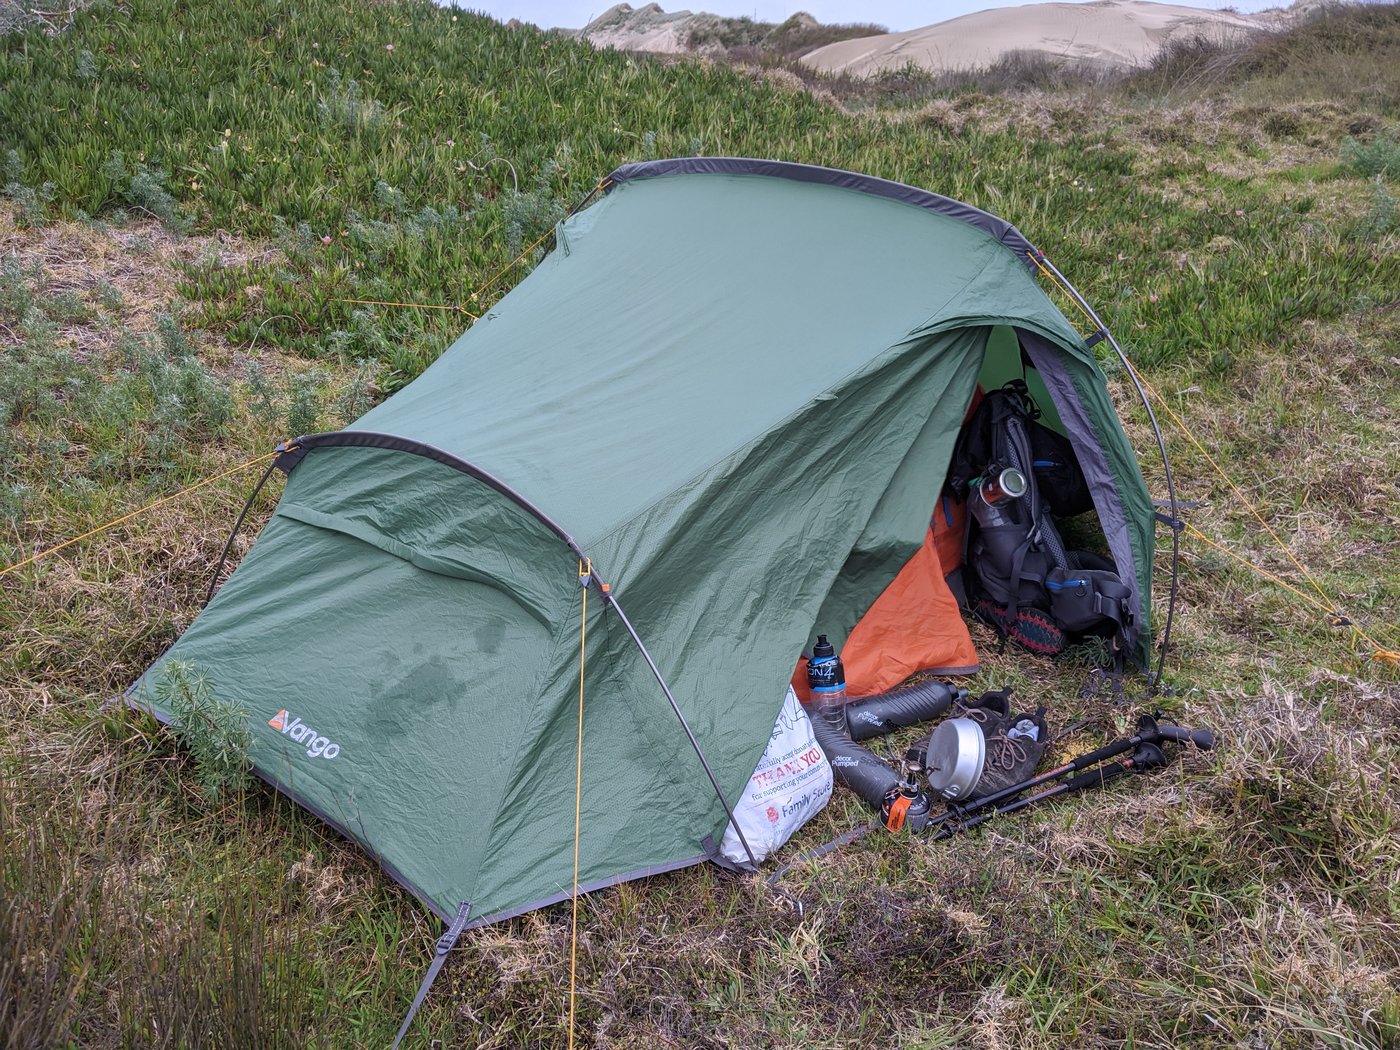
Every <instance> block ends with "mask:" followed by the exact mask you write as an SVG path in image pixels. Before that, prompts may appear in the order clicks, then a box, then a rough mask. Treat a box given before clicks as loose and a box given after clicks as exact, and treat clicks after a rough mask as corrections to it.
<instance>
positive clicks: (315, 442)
mask: <svg viewBox="0 0 1400 1050" xmlns="http://www.w3.org/2000/svg"><path fill="white" fill-rule="evenodd" d="M326 447H358V448H380V449H388V450H391V451H395V452H407V453H409V454H411V455H415V456H422V457H424V458H425V459H431V460H434V461H435V462H438V463H441V464H443V465H444V466H448V467H451V468H452V469H453V470H456V471H458V472H459V473H462V474H465V475H467V476H468V477H470V478H474V479H476V480H477V481H480V482H481V483H482V484H484V485H486V486H488V487H489V488H492V489H494V490H495V491H497V492H499V493H500V494H501V495H502V496H504V497H506V499H508V500H510V501H511V502H512V503H514V504H515V505H516V506H518V507H520V508H521V509H522V510H524V511H525V512H526V513H528V514H529V515H530V516H531V517H534V518H536V519H537V520H538V521H539V522H540V523H541V524H542V525H544V526H545V527H546V528H547V529H549V530H550V531H551V532H553V533H554V534H555V535H556V536H558V537H559V538H560V539H561V540H563V541H564V543H565V545H566V546H567V547H568V548H569V550H570V551H572V552H573V553H574V555H575V556H577V558H578V559H579V563H580V564H581V565H587V566H589V569H588V577H587V581H586V582H587V583H591V584H595V585H597V587H598V593H599V594H601V595H602V597H603V601H604V602H606V603H607V604H608V605H609V606H611V607H612V609H613V611H614V612H616V613H617V616H618V619H619V620H620V621H621V622H622V626H623V627H624V628H625V629H626V630H627V633H628V634H629V635H630V636H631V638H632V641H633V642H634V643H635V644H636V646H637V649H638V651H640V652H641V654H642V659H644V660H645V661H646V663H647V666H648V667H649V668H651V673H652V674H653V675H655V676H656V681H657V683H658V684H659V685H660V686H661V691H662V692H663V693H665V694H666V700H667V702H668V703H670V705H671V710H672V711H673V712H674V713H675V716H676V720H677V721H679V722H680V724H681V729H682V730H684V732H685V735H686V739H687V740H689V741H690V746H691V747H692V748H694V749H695V756H696V757H697V758H699V759H700V765H701V766H703V767H704V769H705V775H706V776H707V777H709V779H710V787H712V788H713V789H714V792H715V797H716V798H718V799H719V802H720V805H722V806H723V807H724V814H725V816H726V817H728V819H729V825H730V827H732V828H733V829H734V832H735V834H737V835H738V836H739V842H740V843H741V844H742V845H743V847H744V852H745V853H746V854H747V855H748V858H749V863H751V864H752V865H753V866H754V868H755V869H757V868H758V858H757V857H756V856H755V854H754V851H753V849H752V848H751V847H750V846H749V841H748V839H747V838H745V837H744V829H743V828H741V827H740V826H739V821H738V820H737V819H736V818H735V816H734V807H733V806H731V805H730V804H729V799H728V798H726V797H725V794H724V789H723V788H722V787H720V784H719V778H718V777H716V776H715V773H714V770H713V769H712V768H711V767H710V761H709V759H707V758H706V757H705V752H704V750H702V749H701V747H700V741H699V740H697V739H695V733H694V732H693V731H692V730H691V728H690V723H689V722H688V721H686V717H685V714H684V713H683V712H682V711H681V708H680V704H678V703H676V698H675V695H674V694H673V693H672V692H671V687H670V686H669V685H667V684H666V679H665V678H664V677H663V676H662V674H661V670H660V668H658V667H657V666H656V661H655V660H653V659H652V658H651V653H649V652H648V651H647V647H646V646H645V645H643V644H642V639H641V636H640V635H638V634H637V630H636V628H635V627H633V626H632V621H631V620H629V619H628V618H627V614H626V613H624V612H623V611H622V606H621V605H619V604H618V601H617V596H616V595H614V594H613V593H612V588H611V587H609V586H608V584H606V583H604V582H603V580H602V578H601V577H600V576H598V574H597V573H595V572H594V571H593V569H592V564H593V563H592V562H591V561H590V560H589V557H588V555H587V554H585V553H584V552H583V548H582V547H580V546H579V544H578V542H577V541H576V540H575V539H574V538H573V537H572V536H571V535H569V533H568V532H566V531H565V530H564V527H563V526H562V525H560V524H559V523H558V522H556V521H555V520H554V519H553V518H551V517H550V516H549V515H548V514H546V513H545V512H544V511H543V510H541V509H540V508H539V507H537V506H535V505H534V504H533V503H531V502H530V501H529V500H528V499H527V498H526V497H525V496H523V495H522V494H521V493H519V492H517V491H516V490H515V489H513V488H511V487H510V486H509V485H507V484H506V483H505V482H504V481H502V480H501V479H500V478H498V477H496V476H495V475H493V474H489V473H487V472H486V471H484V470H482V469H481V468H480V467H478V466H475V465H473V464H471V463H468V462H467V461H466V460H464V459H462V458H460V457H458V456H455V455H453V454H452V453H451V452H448V451H446V450H445V449H440V448H437V447H435V446H433V445H429V444H426V443H425V442H422V441H415V440H414V439H412V438H405V437H399V436H398V435H397V434H380V433H376V432H374V431H370V430H338V431H333V432H330V433H325V434H307V435H304V436H302V437H299V438H297V439H296V440H295V441H293V442H290V443H289V445H288V446H287V447H286V448H285V450H284V451H283V452H282V454H281V455H280V456H278V457H277V458H276V459H275V460H273V461H272V462H273V465H274V466H277V467H280V468H281V469H282V470H283V471H285V472H286V473H288V474H290V473H291V472H292V468H293V467H295V466H296V465H297V464H298V463H300V462H301V460H302V457H303V456H305V455H306V453H307V452H308V451H309V450H311V449H313V448H326ZM581 582H583V581H581Z"/></svg>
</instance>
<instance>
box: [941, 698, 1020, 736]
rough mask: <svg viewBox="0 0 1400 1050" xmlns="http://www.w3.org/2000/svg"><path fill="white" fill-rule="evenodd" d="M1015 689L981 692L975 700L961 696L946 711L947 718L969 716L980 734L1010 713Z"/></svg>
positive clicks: (985, 732) (984, 733)
mask: <svg viewBox="0 0 1400 1050" xmlns="http://www.w3.org/2000/svg"><path fill="white" fill-rule="evenodd" d="M1014 691H1015V690H1012V689H997V690H993V691H991V692H986V693H983V694H982V695H981V696H979V697H978V698H977V699H976V700H973V699H972V698H971V697H963V698H962V699H961V700H959V701H958V702H957V703H955V704H954V705H953V707H952V710H950V711H949V712H948V717H949V718H970V719H972V720H973V721H974V722H976V723H977V726H978V728H979V729H981V730H982V735H983V736H986V735H987V730H988V728H989V727H990V726H991V725H993V724H994V723H996V722H999V721H1001V720H1002V719H1004V718H1006V717H1007V716H1008V715H1010V714H1011V694H1012V693H1013V692H1014Z"/></svg>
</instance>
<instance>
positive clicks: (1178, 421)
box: [1128, 362, 1337, 612]
mask: <svg viewBox="0 0 1400 1050" xmlns="http://www.w3.org/2000/svg"><path fill="white" fill-rule="evenodd" d="M1128 371H1129V372H1131V373H1132V374H1133V375H1134V376H1135V377H1136V378H1137V381H1138V382H1139V383H1141V384H1142V385H1143V386H1144V387H1145V388H1146V389H1147V391H1148V393H1150V394H1151V395H1152V396H1153V397H1155V398H1156V399H1157V403H1158V404H1159V405H1161V406H1162V408H1163V409H1164V410H1165V411H1166V413H1167V415H1169V416H1171V417H1172V422H1173V423H1175V424H1176V426H1177V429H1178V430H1180V431H1181V432H1182V433H1183V434H1185V435H1186V438H1187V440H1188V441H1190V442H1191V444H1193V445H1195V446H1196V451H1198V452H1199V453H1200V454H1201V455H1203V456H1205V457H1206V462H1208V463H1209V464H1210V465H1211V466H1212V467H1214V468H1215V472H1216V473H1217V474H1219V475H1220V476H1221V477H1222V478H1224V479H1225V484H1227V485H1229V486H1230V491H1231V492H1233V493H1234V494H1235V496H1236V497H1237V498H1238V499H1239V501H1240V502H1241V503H1243V504H1244V505H1245V507H1247V508H1248V509H1249V513H1250V514H1252V515H1254V520H1255V521H1257V522H1259V524H1260V525H1262V526H1264V531H1265V532H1267V533H1268V534H1269V535H1270V536H1272V537H1273V539H1274V542H1275V543H1277V544H1278V546H1279V549H1280V550H1281V551H1283V553H1284V554H1286V555H1288V560H1289V561H1291V562H1292V563H1293V565H1294V567H1295V568H1297V570H1298V571H1299V572H1301V573H1302V574H1303V577H1304V578H1305V579H1306V580H1307V581H1308V583H1310V584H1312V588H1313V590H1315V591H1316V592H1317V593H1318V597H1320V598H1321V599H1322V600H1323V601H1324V602H1327V603H1328V604H1329V605H1330V606H1331V608H1329V609H1328V610H1327V611H1328V612H1335V611H1336V608H1337V603H1336V602H1334V601H1332V599H1331V598H1329V597H1328V596H1327V592H1326V591H1324V590H1323V589H1322V586H1321V585H1320V584H1319V583H1318V582H1317V580H1316V579H1314V578H1313V575H1312V573H1310V572H1308V569H1307V566H1305V565H1304V564H1303V563H1302V562H1300V561H1299V560H1298V559H1297V558H1296V557H1295V556H1294V554H1293V552H1292V551H1291V550H1289V548H1288V545H1287V544H1286V543H1284V542H1283V540H1282V539H1280V538H1279V535H1278V533H1276V532H1275V531H1274V530H1273V529H1272V528H1271V527H1270V525H1269V523H1268V522H1267V521H1265V520H1264V518H1263V516H1262V515H1261V514H1260V513H1259V512H1258V511H1257V510H1255V508H1254V504H1252V503H1250V502H1249V498H1248V497H1247V496H1245V494H1244V493H1243V492H1241V491H1240V487H1239V486H1238V485H1236V484H1235V483H1234V481H1233V480H1231V478H1230V475H1228V474H1226V473H1225V471H1224V469H1223V468H1222V467H1221V466H1220V464H1219V463H1217V462H1216V461H1215V459H1214V458H1213V457H1212V456H1211V454H1210V453H1209V452H1207V451H1206V450H1205V447H1204V446H1203V445H1202V444H1201V443H1200V442H1199V441H1197V440H1196V435H1195V434H1193V433H1192V432H1191V431H1190V430H1189V429H1188V428H1187V426H1186V423H1185V422H1184V421H1183V420H1182V418H1181V417H1180V416H1179V415H1177V414H1176V412H1175V410H1173V409H1172V406H1171V405H1169V404H1167V399H1166V398H1164V397H1163V396H1162V395H1161V394H1159V393H1158V392H1157V390H1156V389H1155V388H1154V387H1153V386H1152V384H1151V383H1149V382H1148V381H1147V380H1146V379H1144V378H1143V376H1142V374H1141V373H1140V372H1139V371H1138V370H1137V369H1136V368H1134V367H1133V365H1132V362H1129V363H1128Z"/></svg>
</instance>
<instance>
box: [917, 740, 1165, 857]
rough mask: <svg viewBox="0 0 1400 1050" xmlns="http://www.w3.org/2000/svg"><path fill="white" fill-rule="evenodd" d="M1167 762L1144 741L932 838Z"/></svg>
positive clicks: (951, 825) (951, 826) (936, 839)
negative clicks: (1117, 757)
mask: <svg viewBox="0 0 1400 1050" xmlns="http://www.w3.org/2000/svg"><path fill="white" fill-rule="evenodd" d="M1166 764H1167V756H1166V755H1165V754H1163V752H1162V749H1161V748H1160V747H1158V746H1157V745H1156V744H1149V743H1142V744H1139V745H1138V746H1137V748H1136V749H1135V750H1134V751H1133V755H1132V757H1131V758H1128V759H1125V760H1124V761H1122V762H1113V763H1110V764H1108V765H1102V766H1098V767H1096V768H1094V769H1090V770H1088V771H1086V772H1084V773H1080V774H1079V776H1077V777H1070V779H1068V780H1062V781H1061V782H1060V783H1058V784H1056V785H1054V786H1053V787H1049V788H1046V789H1045V790H1044V791H1039V792H1037V793H1036V794H1034V795H1027V796H1025V797H1024V798H1018V799H1016V800H1015V801H1012V802H1008V803H1006V804H1005V805H1004V806H997V807H996V808H995V809H992V810H990V811H985V812H983V813H981V814H979V815H978V816H975V817H973V818H972V819H971V820H964V821H960V822H959V823H957V824H945V825H944V826H943V827H941V828H939V829H938V832H937V834H935V835H934V836H933V838H931V839H930V840H929V841H930V842H938V841H940V840H942V839H947V838H952V837H953V836H954V835H956V834H957V833H958V832H960V831H968V830H970V829H972V828H975V827H976V826H977V825H978V824H985V823H986V822H987V821H989V820H991V819H992V818H993V817H995V816H999V815H1000V814H1002V813H1012V812H1014V811H1016V810H1018V809H1024V808H1025V807H1026V806H1029V805H1033V804H1034V803H1036V802H1044V801H1045V800H1046V799H1047V798H1054V797H1055V796H1056V795H1067V794H1069V793H1070V792H1071V791H1084V790H1086V789H1088V788H1096V787H1103V786H1104V785H1105V784H1107V783H1108V782H1109V781H1110V780H1116V779H1117V778H1118V777H1121V776H1123V775H1124V774H1125V773H1145V772H1147V771H1148V770H1149V769H1156V768H1158V767H1159V766H1165V765H1166Z"/></svg>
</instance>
